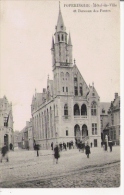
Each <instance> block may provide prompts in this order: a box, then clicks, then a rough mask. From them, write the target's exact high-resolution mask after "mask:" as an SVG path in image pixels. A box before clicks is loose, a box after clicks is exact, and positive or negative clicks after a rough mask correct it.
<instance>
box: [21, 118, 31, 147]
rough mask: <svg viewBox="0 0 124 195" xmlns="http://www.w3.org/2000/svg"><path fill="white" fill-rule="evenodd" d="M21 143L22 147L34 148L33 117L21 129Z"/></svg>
mask: <svg viewBox="0 0 124 195" xmlns="http://www.w3.org/2000/svg"><path fill="white" fill-rule="evenodd" d="M20 133H21V136H20V140H21V145H20V147H21V148H23V149H33V147H34V146H33V143H34V140H33V133H32V119H30V121H26V126H25V127H24V128H23V129H22V130H21V132H20Z"/></svg>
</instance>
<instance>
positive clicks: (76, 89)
mask: <svg viewBox="0 0 124 195" xmlns="http://www.w3.org/2000/svg"><path fill="white" fill-rule="evenodd" d="M74 94H75V95H78V88H77V87H74Z"/></svg>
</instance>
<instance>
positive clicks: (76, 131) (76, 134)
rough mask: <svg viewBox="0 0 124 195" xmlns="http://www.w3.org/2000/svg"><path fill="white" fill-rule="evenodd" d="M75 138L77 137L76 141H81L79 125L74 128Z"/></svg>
mask: <svg viewBox="0 0 124 195" xmlns="http://www.w3.org/2000/svg"><path fill="white" fill-rule="evenodd" d="M74 136H75V139H76V140H80V136H81V133H80V126H79V125H75V126H74Z"/></svg>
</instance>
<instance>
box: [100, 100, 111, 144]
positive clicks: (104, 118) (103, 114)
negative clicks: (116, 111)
mask: <svg viewBox="0 0 124 195" xmlns="http://www.w3.org/2000/svg"><path fill="white" fill-rule="evenodd" d="M109 108H110V103H108V102H100V121H101V140H102V141H104V139H105V135H109V132H108V125H109V120H108V110H109ZM106 130H107V131H106Z"/></svg>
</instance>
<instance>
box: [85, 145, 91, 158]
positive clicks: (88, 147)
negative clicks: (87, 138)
mask: <svg viewBox="0 0 124 195" xmlns="http://www.w3.org/2000/svg"><path fill="white" fill-rule="evenodd" d="M85 153H86V155H87V158H89V154H90V146H89V145H88V143H87V145H86V146H85Z"/></svg>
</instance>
